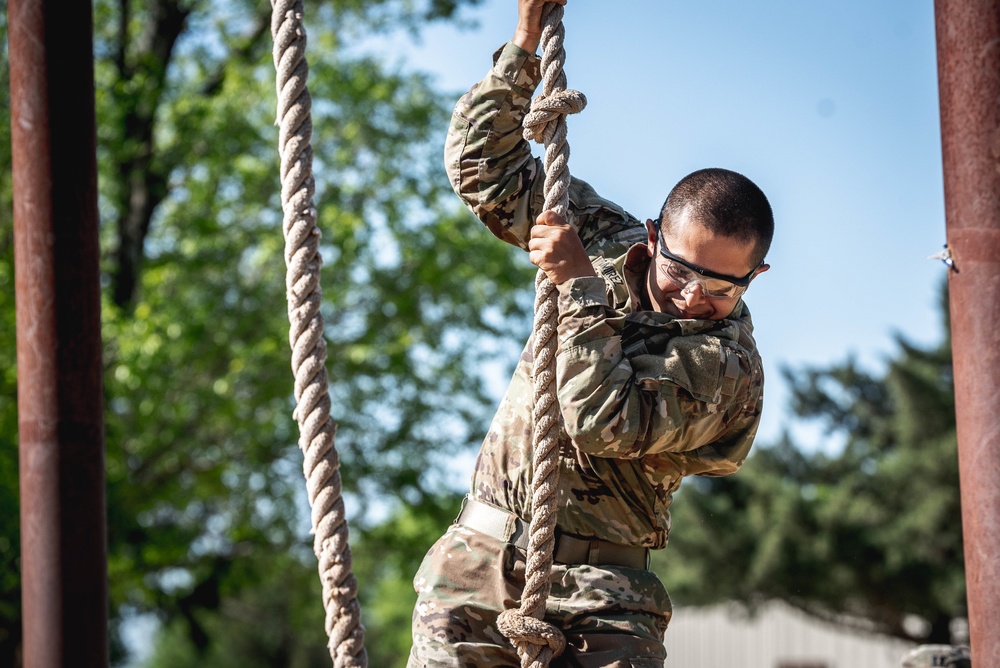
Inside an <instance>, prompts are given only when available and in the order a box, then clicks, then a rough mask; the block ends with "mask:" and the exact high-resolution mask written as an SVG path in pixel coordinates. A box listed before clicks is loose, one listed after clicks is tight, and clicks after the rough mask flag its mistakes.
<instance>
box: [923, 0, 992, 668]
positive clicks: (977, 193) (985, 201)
mask: <svg viewBox="0 0 1000 668" xmlns="http://www.w3.org/2000/svg"><path fill="white" fill-rule="evenodd" d="M934 10H935V20H936V26H937V45H938V81H939V86H940V98H941V140H942V154H943V160H944V194H945V209H946V214H947V226H948V245H949V247H950V249H951V252H952V256H953V258H954V260H955V266H956V268H957V269H958V272H957V273H956V272H949V273H950V277H949V285H948V289H949V295H950V297H951V327H952V348H953V353H954V365H955V366H954V370H955V401H956V405H957V409H956V417H957V421H958V459H959V473H960V476H961V487H962V528H963V532H964V535H965V571H966V584H967V587H968V600H969V622H970V634H971V641H972V665H974V666H984V667H986V666H1000V621H998V620H1000V0H936V2H935V6H934Z"/></svg>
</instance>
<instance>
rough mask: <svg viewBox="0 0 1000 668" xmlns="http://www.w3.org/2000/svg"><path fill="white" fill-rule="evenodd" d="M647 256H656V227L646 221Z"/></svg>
mask: <svg viewBox="0 0 1000 668" xmlns="http://www.w3.org/2000/svg"><path fill="white" fill-rule="evenodd" d="M646 254H647V255H649V257H653V256H654V255H655V254H656V225H655V224H654V223H653V221H652V220H650V219H649V218H647V219H646Z"/></svg>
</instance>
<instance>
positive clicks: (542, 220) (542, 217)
mask: <svg viewBox="0 0 1000 668" xmlns="http://www.w3.org/2000/svg"><path fill="white" fill-rule="evenodd" d="M535 223H537V224H538V225H565V224H566V219H565V218H563V217H562V216H560V215H559V214H558V213H556V212H555V211H553V210H551V209H549V210H547V211H542V212H541V213H540V214H539V215H538V218H537V219H536V220H535Z"/></svg>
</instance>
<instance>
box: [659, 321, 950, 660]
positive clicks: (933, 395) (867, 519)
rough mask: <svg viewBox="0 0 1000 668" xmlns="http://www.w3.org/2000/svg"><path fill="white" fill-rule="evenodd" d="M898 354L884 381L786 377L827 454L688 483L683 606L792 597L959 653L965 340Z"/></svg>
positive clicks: (770, 454)
mask: <svg viewBox="0 0 1000 668" xmlns="http://www.w3.org/2000/svg"><path fill="white" fill-rule="evenodd" d="M943 310H944V312H945V313H947V307H946V306H945V308H944V309H943ZM897 346H898V353H897V355H896V356H895V357H894V358H893V359H892V360H891V361H890V362H889V364H888V367H887V369H886V370H885V371H884V372H882V373H871V372H868V371H865V370H863V369H861V368H860V367H859V365H858V364H857V363H856V362H855V361H854V360H847V361H846V362H844V363H841V364H837V365H834V366H831V367H829V368H814V369H803V370H799V371H794V372H787V373H786V377H787V379H788V381H789V382H790V383H791V386H792V390H793V401H792V409H793V411H794V413H795V414H796V415H797V416H798V417H800V418H804V419H808V420H815V421H819V422H820V423H821V424H822V425H823V426H824V428H825V429H824V432H825V435H826V440H825V441H824V442H821V443H813V444H811V445H810V447H809V448H808V449H807V448H803V447H802V446H797V445H796V444H794V443H793V442H792V440H791V439H790V438H789V437H787V436H786V437H785V438H784V439H782V440H781V441H780V442H779V443H777V444H775V445H772V446H771V447H758V449H757V451H756V453H755V454H754V455H753V456H751V458H750V459H749V460H748V461H747V463H746V465H745V466H744V468H743V470H742V471H741V472H740V473H738V474H736V475H735V476H732V477H728V478H716V479H712V478H700V479H694V480H691V481H687V482H685V484H684V486H683V488H682V491H681V492H680V493H679V495H678V498H677V500H676V502H675V505H674V509H675V514H674V530H675V534H674V536H673V537H672V539H671V544H670V548H669V549H668V550H667V551H666V554H665V555H663V557H662V559H663V561H661V562H660V568H661V570H662V572H663V574H664V576H665V579H666V581H667V583H668V585H669V587H670V588H671V591H672V593H673V595H674V598H675V599H676V600H677V601H678V602H680V603H683V604H706V603H712V602H718V601H722V600H728V599H735V600H738V601H742V602H744V603H746V604H749V605H751V606H752V605H754V604H756V603H759V602H761V601H763V600H766V599H770V598H778V599H782V600H784V601H787V602H789V603H791V604H792V605H794V606H796V607H798V608H800V609H803V610H806V611H808V612H811V613H813V614H815V615H818V616H820V617H823V618H826V619H832V620H838V621H841V622H845V623H849V620H850V619H856V620H863V621H864V622H868V623H874V624H875V625H876V626H877V628H879V629H881V630H882V631H884V632H886V633H889V634H892V635H895V636H899V637H902V638H909V639H919V640H924V641H929V642H949V641H950V631H949V624H950V622H951V620H952V619H954V618H958V617H963V616H964V615H965V614H966V608H965V583H964V572H963V553H962V527H961V515H960V507H959V488H958V460H957V452H956V436H955V413H954V408H955V406H954V392H953V378H952V366H951V341H950V336H948V334H947V330H946V335H945V337H944V340H943V341H942V342H941V343H940V344H939V345H936V346H932V347H929V348H922V347H920V346H917V345H914V344H912V343H910V342H908V341H907V340H906V339H905V338H903V337H898V338H897ZM914 620H923V624H916V625H915V624H913V623H912V622H913V621H914ZM908 621H909V623H908ZM921 627H923V629H922V631H923V632H922V633H917V634H916V635H917V637H916V638H914V631H915V630H916V631H920V630H921ZM924 633H925V634H924Z"/></svg>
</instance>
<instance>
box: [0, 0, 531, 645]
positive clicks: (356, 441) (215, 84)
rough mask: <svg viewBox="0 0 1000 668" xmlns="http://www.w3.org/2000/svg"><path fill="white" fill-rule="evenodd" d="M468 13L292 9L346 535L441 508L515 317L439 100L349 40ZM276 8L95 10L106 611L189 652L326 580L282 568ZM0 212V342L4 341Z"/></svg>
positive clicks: (222, 5) (526, 282) (288, 562)
mask: <svg viewBox="0 0 1000 668" xmlns="http://www.w3.org/2000/svg"><path fill="white" fill-rule="evenodd" d="M475 2H476V0H464V1H462V2H459V1H440V0H427V1H424V2H413V1H412V0H338V1H333V2H331V1H326V2H317V3H311V4H310V5H309V7H308V11H309V17H308V18H309V31H310V32H309V35H310V63H311V75H310V87H311V90H312V94H313V97H314V109H313V117H314V125H315V129H314V137H313V144H314V149H315V154H316V164H315V170H316V180H317V201H316V206H317V209H318V212H319V224H320V227H321V229H322V230H323V234H324V238H323V245H322V252H323V254H324V258H325V261H326V262H325V266H324V274H323V285H324V302H323V312H324V315H325V317H326V323H327V331H326V335H327V339H328V341H329V350H330V355H331V358H330V362H329V371H330V376H331V382H332V392H333V395H334V413H335V415H334V417H335V419H336V420H337V422H338V435H337V445H338V448H339V450H340V453H341V460H342V464H343V468H344V479H345V490H346V493H347V495H348V497H349V503H350V508H351V510H352V513H351V514H352V516H351V521H352V523H353V529H354V531H355V533H354V537H355V539H356V540H360V541H362V542H363V540H364V533H365V531H366V530H367V529H369V528H370V527H372V526H375V525H377V524H378V521H380V520H381V518H382V517H384V516H386V515H388V514H391V513H393V512H395V509H397V508H398V507H400V506H401V505H403V504H406V505H409V506H412V507H414V508H423V507H427V508H434V507H436V506H437V504H438V500H437V499H438V495H439V493H440V492H441V490H442V488H443V478H444V474H443V473H441V472H442V471H443V470H444V468H445V465H446V463H447V461H448V459H449V458H450V457H451V456H453V455H454V454H455V453H457V452H459V451H461V450H462V449H463V448H467V447H469V446H470V445H471V444H472V443H473V442H475V441H476V440H478V438H479V437H480V436H481V433H482V430H483V429H484V428H485V425H486V423H487V418H488V407H487V404H488V403H489V400H488V399H487V396H486V393H485V391H484V378H483V376H482V374H481V373H479V372H478V371H477V370H478V369H479V368H480V367H481V366H482V365H483V364H484V363H486V362H488V361H489V360H491V359H492V357H493V356H494V355H495V354H496V352H497V350H499V349H501V348H502V347H503V346H505V345H506V342H508V341H510V340H511V339H512V338H513V339H520V338H521V337H522V336H523V335H524V334H525V330H526V325H527V318H526V310H527V308H529V307H530V297H529V296H528V295H527V294H526V293H527V288H528V286H530V280H531V275H532V273H531V271H530V270H529V268H528V267H527V266H526V263H525V262H524V261H523V258H519V257H517V256H516V254H514V253H511V252H508V249H506V248H505V247H503V245H502V244H498V243H496V242H495V239H493V238H492V237H490V235H489V234H488V233H487V232H486V231H485V230H483V229H480V228H481V226H479V225H478V224H474V223H473V221H472V220H471V218H470V217H469V216H468V214H466V213H465V212H462V211H460V210H459V207H458V205H457V203H456V202H455V201H454V197H453V196H452V195H451V194H450V189H449V188H448V184H447V182H446V179H445V177H444V174H443V170H442V169H441V168H440V148H441V146H440V143H441V141H442V140H443V131H444V128H445V127H446V125H447V122H448V114H447V110H448V105H447V104H443V103H442V100H441V97H440V95H439V93H438V92H437V91H435V90H434V89H433V87H432V86H431V83H430V82H429V80H428V79H427V78H426V77H425V76H423V75H420V74H418V73H412V72H406V71H401V70H397V69H394V68H392V67H390V66H388V65H387V64H385V63H383V62H381V61H380V60H379V59H378V58H376V57H373V56H367V55H365V54H364V52H363V50H361V49H358V48H356V45H357V42H358V40H359V39H360V38H361V37H362V36H365V35H370V34H372V33H373V32H379V31H381V32H384V33H387V34H388V33H390V32H392V31H396V32H399V31H403V32H404V33H405V32H406V31H417V30H419V29H420V28H421V27H422V26H424V25H426V23H427V22H428V21H431V20H439V19H454V18H455V12H456V11H457V10H458V8H459V7H460V5H463V4H474V3H475ZM269 13H270V7H269V5H268V3H266V2H264V3H261V2H256V1H255V2H250V1H249V0H228V1H226V2H208V1H207V0H120V1H119V2H112V1H110V0H98V1H97V2H96V3H95V22H94V23H95V56H96V73H95V76H96V80H97V86H96V89H97V112H98V163H99V180H100V186H99V187H100V215H101V234H102V239H101V242H102V272H103V280H104V309H103V334H104V343H105V352H104V365H105V372H106V374H105V391H106V397H105V400H106V432H107V434H106V446H107V499H108V526H109V563H108V568H109V578H110V593H111V601H112V607H113V610H112V624H113V628H114V629H115V631H116V632H117V631H118V630H119V627H120V624H121V622H122V620H123V619H125V618H128V616H130V615H132V614H135V613H153V614H155V615H157V616H158V617H159V618H160V619H161V620H162V622H163V625H164V628H165V629H166V632H167V633H170V634H181V635H182V636H183V637H184V638H187V639H188V641H189V642H190V646H191V649H192V651H193V652H194V655H195V656H196V657H198V660H199V661H200V662H201V664H202V665H203V664H204V661H205V656H206V652H209V651H213V650H212V648H213V647H215V646H216V645H215V644H214V639H213V636H215V635H218V634H219V633H220V632H221V631H220V629H228V628H230V626H231V624H230V623H231V622H233V620H235V619H237V618H238V617H239V614H237V613H238V612H239V611H240V610H245V609H247V606H252V605H260V606H264V607H268V606H269V605H270V603H268V601H270V600H271V599H270V598H269V597H273V596H277V595H279V594H280V592H281V590H282V586H283V585H282V580H281V576H280V575H279V574H281V573H286V574H287V576H288V578H289V592H290V594H291V595H292V596H293V597H299V593H301V596H300V597H299V598H294V601H300V600H305V599H306V598H307V596H306V594H305V593H304V589H305V588H307V587H315V590H316V591H315V592H313V593H314V594H315V595H314V597H313V598H312V600H313V605H314V606H315V607H316V609H317V610H319V612H320V618H321V612H322V610H321V602H320V601H321V599H320V596H319V594H318V588H319V583H318V578H316V576H315V574H313V575H312V580H313V581H315V582H314V584H308V583H309V582H310V580H309V579H308V578H306V577H305V576H303V579H302V581H301V583H300V582H299V580H298V577H299V576H298V575H297V573H298V572H299V570H301V571H302V572H303V573H305V572H313V571H314V569H315V565H314V561H313V559H312V557H311V555H310V550H309V549H308V548H304V546H303V537H304V536H305V534H306V533H307V530H308V513H307V512H306V510H305V508H304V504H305V501H304V499H305V493H304V483H303V482H302V481H301V472H300V470H301V455H300V453H299V452H298V449H297V447H296V445H295V442H296V439H297V433H296V427H295V425H294V422H293V421H292V419H291V410H292V401H291V373H290V370H289V352H288V344H287V336H288V334H287V331H288V326H287V321H286V315H285V299H284V289H285V288H284V278H283V273H284V262H283V259H282V240H281V230H280V227H281V225H280V220H281V214H280V203H279V199H278V176H277V155H276V144H277V130H276V128H275V127H274V125H273V121H274V113H275V112H274V110H275V93H274V83H273V81H274V74H273V65H272V64H271V54H270V36H269V34H268V32H269V30H268V27H269ZM3 36H4V38H5V37H6V31H4V35H3ZM3 76H6V68H4V74H3ZM3 88H4V92H3V94H4V95H7V86H4V87H3ZM2 109H3V110H2V112H0V113H2V114H3V115H4V116H5V119H4V120H5V122H4V123H2V126H3V129H2V130H0V133H2V134H0V139H2V140H3V141H2V147H3V149H2V150H3V152H2V153H0V157H2V158H3V159H4V160H5V163H4V164H6V165H8V169H3V170H0V185H2V186H3V189H2V195H0V196H2V197H3V200H4V202H5V203H6V204H9V202H10V183H9V174H10V169H9V165H10V162H9V161H10V155H9V143H10V142H9V135H8V134H7V133H8V132H9V130H8V128H9V123H8V122H6V120H7V118H6V115H7V114H8V113H9V112H8V110H9V105H2ZM9 211H10V207H9V206H5V207H4V208H3V211H2V212H0V284H5V285H10V289H8V290H0V333H3V334H6V335H8V340H10V341H13V338H14V337H13V300H12V297H13V294H12V293H13V289H12V275H13V270H12V258H11V253H10V247H11V242H10V239H11V229H12V224H11V221H10V217H9ZM521 288H525V289H523V290H522V289H521ZM0 356H2V357H0V361H2V362H3V367H2V368H3V375H2V376H0V390H2V393H3V394H2V396H0V425H2V426H5V427H8V428H7V429H4V430H2V433H0V439H3V440H2V441H0V446H2V447H0V475H2V476H3V481H4V483H3V484H2V485H0V510H3V509H4V508H9V507H13V508H16V507H17V497H16V494H17V492H16V448H15V443H16V440H15V438H16V427H15V425H16V406H15V396H16V381H15V375H14V359H13V346H0ZM375 499H377V500H378V503H375V502H374V500H375ZM428 512H429V513H430V516H434V515H433V512H431V511H428ZM16 516H17V513H16V512H10V513H8V512H2V513H0V531H2V533H0V562H2V565H3V566H4V567H3V568H2V571H0V572H2V575H0V597H2V598H0V647H2V648H4V651H6V647H7V645H6V644H4V643H9V644H10V646H11V647H12V648H16V646H17V644H19V635H20V629H19V623H20V613H19V601H18V598H19V591H18V579H17V577H16V573H17V566H16V564H17V563H19V562H18V559H19V554H18V542H19V541H18V537H17V521H16ZM438 528H440V527H438ZM356 551H357V548H356ZM358 560H359V565H361V566H363V564H364V559H363V558H362V557H358ZM7 565H11V567H10V568H8V567H7ZM264 575H267V576H268V577H264ZM271 576H273V577H271ZM269 578H270V579H269ZM258 583H259V585H260V586H259V587H257V585H258ZM293 583H298V584H293ZM367 591H368V590H366V591H365V592H363V594H365V595H367ZM365 603H366V602H365V601H364V600H363V601H362V604H363V605H365ZM289 605H293V603H291V602H290V603H289ZM295 605H297V603H295ZM241 606H243V607H241ZM314 614H315V613H308V614H305V613H303V615H304V616H303V619H304V618H305V617H308V616H309V615H314ZM292 617H294V616H292ZM296 625H297V624H296ZM370 625H371V624H370ZM233 628H236V627H235V626H234V627H233ZM319 629H320V633H322V621H320V622H319ZM374 632H377V629H373V633H374ZM303 633H305V634H308V633H311V632H306V631H303ZM251 635H252V634H251ZM113 640H115V642H114V643H113V649H114V650H115V651H114V658H115V660H116V661H120V660H122V659H123V658H124V656H123V647H122V645H121V644H120V642H117V641H118V636H117V635H114V636H113ZM246 640H247V642H250V640H259V641H260V642H262V643H263V642H265V641H266V640H267V639H265V638H256V639H254V638H250V637H249V636H248V637H247V638H246ZM272 640H273V642H272V645H273V646H274V647H277V648H279V649H280V648H281V647H285V646H286V645H287V642H286V641H285V640H281V639H278V640H274V639H272ZM232 641H233V642H236V640H232ZM268 642H271V641H268ZM282 643H285V644H282ZM175 646H176V647H178V648H179V647H180V644H175ZM279 649H276V650H275V651H279ZM13 651H14V649H11V654H10V655H11V656H12V653H13ZM324 651H325V650H324ZM307 655H308V656H311V654H309V652H305V653H304V654H303V655H302V656H304V657H305V656H307ZM262 656H263V655H262ZM274 656H278V655H277V654H276V655H274ZM289 656H291V655H289ZM296 656H298V655H296ZM306 660H307V659H306V658H297V659H295V661H306ZM261 661H263V662H261ZM289 661H291V659H289ZM327 661H328V659H327ZM11 663H13V660H12V661H11ZM213 665H222V664H214V663H213ZM243 665H247V663H246V662H243ZM258 665H274V664H272V663H269V662H268V661H266V660H264V659H263V658H262V659H260V660H259V661H258Z"/></svg>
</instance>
